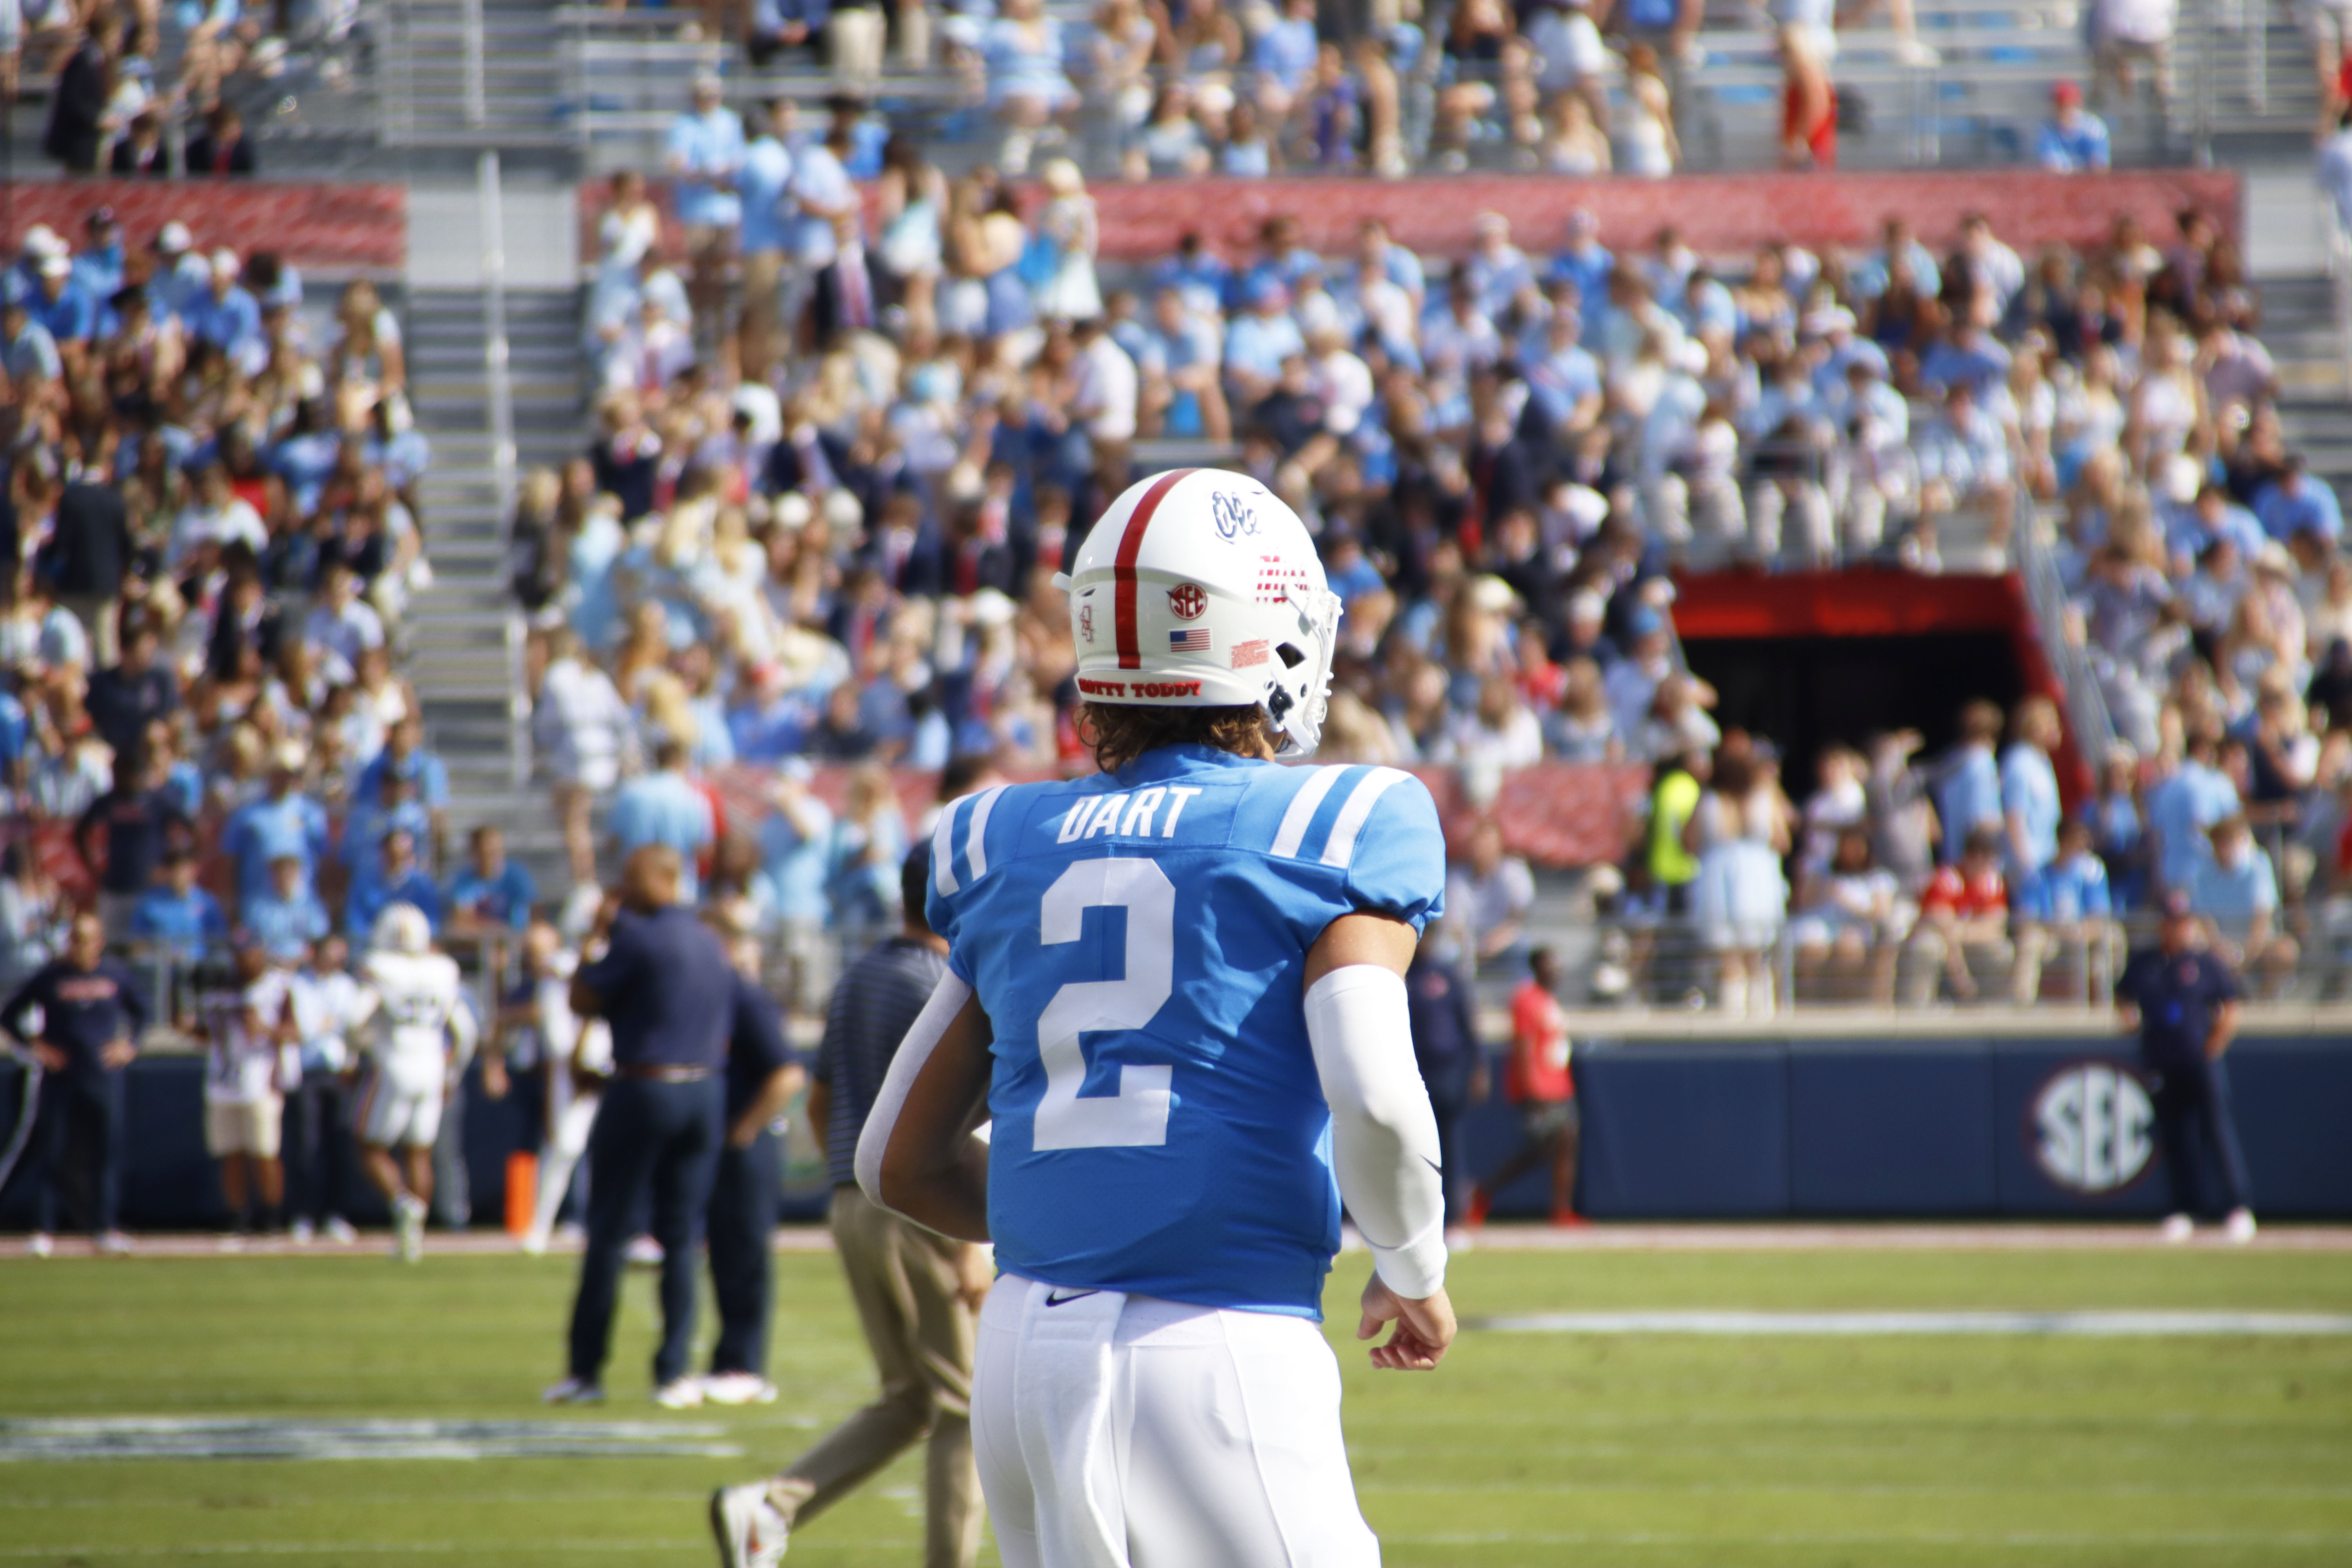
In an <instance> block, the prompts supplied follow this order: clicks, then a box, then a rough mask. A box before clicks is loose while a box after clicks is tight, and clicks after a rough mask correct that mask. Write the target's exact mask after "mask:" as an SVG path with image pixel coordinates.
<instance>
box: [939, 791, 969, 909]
mask: <svg viewBox="0 0 2352 1568" xmlns="http://www.w3.org/2000/svg"><path fill="white" fill-rule="evenodd" d="M962 804H963V802H961V801H960V800H951V801H950V802H948V803H947V805H943V806H941V807H940V820H939V821H938V823H937V824H935V825H934V826H932V828H931V886H933V887H934V888H937V889H939V890H940V897H941V898H945V897H946V896H947V895H948V894H950V893H952V892H954V891H955V890H956V889H957V888H958V887H960V886H961V883H959V882H957V880H956V874H955V817H956V807H957V806H960V805H962Z"/></svg>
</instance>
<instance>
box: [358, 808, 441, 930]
mask: <svg viewBox="0 0 2352 1568" xmlns="http://www.w3.org/2000/svg"><path fill="white" fill-rule="evenodd" d="M394 904H415V906H416V908H417V909H418V910H419V911H420V912H422V913H423V914H424V916H425V923H426V924H427V925H429V926H431V927H432V928H433V932H434V934H435V935H436V936H438V935H439V934H440V932H441V889H438V888H436V887H435V886H434V885H433V879H432V878H431V877H429V876H427V875H425V868H424V867H422V866H420V865H418V864H417V863H416V839H415V836H414V835H412V834H410V833H409V832H408V831H407V830H406V829H405V828H394V830H393V831H392V832H390V833H387V834H385V835H384V837H383V856H382V858H381V859H380V860H379V862H378V864H377V866H376V870H375V875H374V876H373V877H370V878H369V879H366V880H365V881H360V880H357V879H354V880H353V881H352V891H351V896H350V897H349V898H347V899H345V900H343V934H344V935H346V936H348V937H350V938H351V939H352V941H353V942H365V941H367V939H368V936H369V933H370V932H372V931H374V930H375V922H376V919H377V917H378V916H380V915H382V914H383V911H384V910H388V909H390V908H391V907H392V906H393V905H394Z"/></svg>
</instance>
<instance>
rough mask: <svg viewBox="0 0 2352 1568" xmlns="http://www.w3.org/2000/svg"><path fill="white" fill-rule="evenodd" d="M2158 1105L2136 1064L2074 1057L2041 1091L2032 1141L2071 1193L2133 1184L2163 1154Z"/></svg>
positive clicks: (2029, 1129) (2047, 1170) (2030, 1128)
mask: <svg viewBox="0 0 2352 1568" xmlns="http://www.w3.org/2000/svg"><path fill="white" fill-rule="evenodd" d="M2155 1134H2156V1107H2155V1106H2154V1105H2153V1104H2151V1103H2150V1102H2149V1100H2148V1098H2147V1088H2146V1087H2145V1086H2144V1085H2143V1084H2141V1082H2140V1081H2139V1079H2137V1077H2135V1076H2134V1075H2133V1074H2132V1072H2131V1071H2130V1069H2129V1068H2120V1067H2117V1066H2116V1065H2115V1064H2114V1063H2112V1062H2098V1061H2090V1062H2073V1063H2070V1064H2068V1065H2067V1066H2065V1067H2063V1068H2059V1069H2058V1070H2057V1071H2056V1072H2054V1073H2053V1074H2051V1075H2050V1077H2049V1079H2047V1081H2045V1082H2044V1083H2043V1084H2042V1088H2041V1089H2039V1090H2038V1091H2036V1092H2035V1094H2034V1096H2033V1102H2032V1110H2031V1112H2030V1115H2029V1118H2028V1121H2027V1124H2026V1131H2025V1135H2026V1139H2027V1142H2029V1144H2030V1145H2031V1146H2032V1151H2033V1159H2034V1163H2036V1164H2038V1165H2039V1166H2041V1168H2042V1174H2043V1175H2045V1176H2048V1177H2049V1178H2050V1179H2051V1180H2052V1181H2053V1182H2055V1183H2057V1184H2059V1185H2060V1186H2062V1187H2064V1188H2065V1189H2067V1190H2068V1191H2069V1192H2076V1193H2083V1194H2088V1195H2094V1196H2095V1195H2098V1194H2105V1193H2113V1192H2116V1191H2119V1190H2121V1189H2122V1188H2125V1187H2127V1186H2129V1185H2131V1184H2132V1183H2134V1182H2136V1181H2137V1180H2138V1179H2139V1178H2140V1176H2142V1175H2143V1174H2145V1173H2146V1172H2147V1165H2148V1162H2149V1161H2150V1160H2152V1159H2154V1158H2155V1157H2156V1135H2155Z"/></svg>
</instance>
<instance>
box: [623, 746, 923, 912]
mask: <svg viewBox="0 0 2352 1568" xmlns="http://www.w3.org/2000/svg"><path fill="white" fill-rule="evenodd" d="M686 751H687V748H686V742H684V741H683V740H681V739H680V738H679V737H677V736H676V735H665V736H664V737H663V738H662V739H661V741H660V742H658V743H657V744H656V746H655V748H654V766H653V771H652V772H650V773H641V774H639V775H638V776H637V777H635V778H634V779H631V780H630V781H629V782H628V783H627V784H624V785H622V786H621V790H620V793H619V794H618V795H614V798H613V810H612V816H611V818H610V828H611V832H612V835H613V854H614V858H615V859H616V860H622V861H625V860H627V859H628V858H629V857H630V855H631V854H633V853H635V851H636V850H637V849H639V848H641V847H644V846H646V845H648V844H659V845H663V846H666V847H668V848H670V849H673V850H676V851H677V858H678V861H679V864H680V871H679V893H678V897H679V899H680V900H681V901H683V902H685V903H686V904H688V905H689V906H691V905H693V904H695V903H698V902H699V901H700V900H701V880H700V874H699V872H698V862H699V861H700V860H701V858H702V857H703V856H704V855H705V854H706V853H708V852H709V850H710V848H711V847H713V846H714V845H715V844H716V843H717V842H718V838H719V833H718V826H717V824H716V822H715V821H714V819H713V817H712V815H711V810H710V801H709V797H708V796H706V795H704V794H703V793H702V792H701V791H700V790H698V789H697V788H696V787H695V786H694V785H693V784H690V783H688V780H687V777H686V772H685V769H686ZM893 864H894V865H895V864H896V862H895V861H894V862H893Z"/></svg>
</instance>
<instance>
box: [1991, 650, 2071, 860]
mask: <svg viewBox="0 0 2352 1568" xmlns="http://www.w3.org/2000/svg"><path fill="white" fill-rule="evenodd" d="M2063 733H2064V731H2063V728H2062V726H2061V724H2060V722H2059V718H2058V705H2057V704H2056V703H2055V702H2053V701H2052V700H2050V699H2049V698H2047V697H2042V696H2034V697H2029V698H2027V699H2025V700H2023V701H2022V702H2020V703H2019V704H2018V705H2017V708H2016V710H2015V712H2014V713H2013V714H2012V716H2011V721H2010V737H2011V739H2010V744H2009V750H2008V751H2006V752H2003V753H2002V754H2001V758H2000V816H2001V828H2002V836H2003V840H2004V842H2003V850H2004V871H2005V874H2006V875H2007V877H2008V879H2009V883H2010V886H2011V888H2014V889H2020V890H2023V889H2027V888H2029V887H2031V886H2032V882H2033V880H2034V879H2035V878H2037V877H2039V876H2040V875H2041V874H2042V868H2043V867H2045V866H2047V865H2049V864H2050V862H2051V861H2052V860H2053V858H2056V856H2057V853H2058V823H2059V819H2060V817H2061V816H2063V806H2062V805H2061V804H2060V802H2059V797H2058V771H2057V769H2056V767H2055V766H2053V763H2051V760H2050V759H2051V753H2052V752H2054V751H2056V750H2057V748H2058V742H2060V740H2061V739H2062V738H2063ZM1971 826H1973V824H1971Z"/></svg>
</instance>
